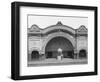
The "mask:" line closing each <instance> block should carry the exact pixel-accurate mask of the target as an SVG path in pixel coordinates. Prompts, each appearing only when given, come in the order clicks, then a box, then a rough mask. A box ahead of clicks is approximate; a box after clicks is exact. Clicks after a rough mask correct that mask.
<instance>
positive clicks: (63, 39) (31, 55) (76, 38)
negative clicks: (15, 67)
mask: <svg viewBox="0 0 100 82" xmlns="http://www.w3.org/2000/svg"><path fill="white" fill-rule="evenodd" d="M59 50H61V51H62V54H63V58H73V59H75V58H76V59H77V58H87V53H88V30H87V28H86V27H85V26H84V25H81V26H80V27H79V28H78V29H73V28H72V27H70V26H67V25H63V24H62V23H61V22H60V21H58V23H57V24H55V25H51V26H48V27H47V28H44V29H41V28H39V27H38V25H35V24H34V25H32V26H31V27H30V28H28V59H29V60H30V61H31V60H41V59H42V60H44V59H46V58H56V57H57V55H58V51H59Z"/></svg>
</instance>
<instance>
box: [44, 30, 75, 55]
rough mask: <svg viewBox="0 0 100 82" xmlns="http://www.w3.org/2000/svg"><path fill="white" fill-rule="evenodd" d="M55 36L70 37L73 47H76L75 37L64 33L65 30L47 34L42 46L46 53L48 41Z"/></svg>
mask: <svg viewBox="0 0 100 82" xmlns="http://www.w3.org/2000/svg"><path fill="white" fill-rule="evenodd" d="M55 37H64V38H66V39H68V40H69V41H70V42H71V43H72V45H73V48H75V38H74V37H72V36H71V35H69V34H66V33H63V32H58V33H52V34H50V35H48V36H47V38H46V39H45V41H44V44H43V48H42V49H43V52H44V53H45V47H46V45H47V43H48V42H49V41H50V40H51V39H53V38H55Z"/></svg>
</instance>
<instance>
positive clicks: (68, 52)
mask: <svg viewBox="0 0 100 82" xmlns="http://www.w3.org/2000/svg"><path fill="white" fill-rule="evenodd" d="M58 49H61V50H62V54H63V57H64V58H73V45H72V43H71V42H70V41H69V40H68V39H67V38H64V37H61V36H59V37H54V38H53V39H51V40H50V41H49V42H48V43H47V45H46V47H45V55H46V58H56V57H57V55H58Z"/></svg>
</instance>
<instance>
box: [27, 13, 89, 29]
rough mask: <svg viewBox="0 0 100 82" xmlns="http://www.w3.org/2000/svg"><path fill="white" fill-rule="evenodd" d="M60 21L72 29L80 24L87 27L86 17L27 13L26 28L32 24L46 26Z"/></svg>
mask: <svg viewBox="0 0 100 82" xmlns="http://www.w3.org/2000/svg"><path fill="white" fill-rule="evenodd" d="M58 21H61V22H62V24H64V25H67V26H70V27H72V28H74V29H76V28H79V26H80V25H85V26H86V28H88V18H87V17H71V16H70V17H68V16H64V17H63V16H43V15H28V28H30V27H31V26H32V25H33V24H36V25H38V26H39V27H40V28H46V27H48V26H50V25H55V24H57V22H58Z"/></svg>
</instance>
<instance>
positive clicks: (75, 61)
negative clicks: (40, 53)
mask: <svg viewBox="0 0 100 82" xmlns="http://www.w3.org/2000/svg"><path fill="white" fill-rule="evenodd" d="M87 63H88V61H87V59H71V58H63V59H62V60H57V59H54V58H48V59H45V60H38V61H28V66H47V65H48V66H51V65H76V64H87Z"/></svg>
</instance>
